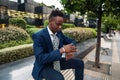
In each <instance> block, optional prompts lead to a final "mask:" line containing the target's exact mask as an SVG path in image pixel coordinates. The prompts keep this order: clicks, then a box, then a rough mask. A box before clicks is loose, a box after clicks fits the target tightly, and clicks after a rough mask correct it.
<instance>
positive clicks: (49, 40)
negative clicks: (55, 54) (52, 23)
mask: <svg viewBox="0 0 120 80" xmlns="http://www.w3.org/2000/svg"><path fill="white" fill-rule="evenodd" d="M44 37H45V39H46V40H47V41H46V43H47V45H50V48H52V49H53V47H52V46H53V45H52V41H51V38H50V35H49V33H48V30H47V28H45V30H44Z"/></svg>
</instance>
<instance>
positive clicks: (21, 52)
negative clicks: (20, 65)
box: [0, 44, 33, 64]
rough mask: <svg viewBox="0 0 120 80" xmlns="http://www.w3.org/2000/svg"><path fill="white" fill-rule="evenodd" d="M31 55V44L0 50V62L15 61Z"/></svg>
mask: <svg viewBox="0 0 120 80" xmlns="http://www.w3.org/2000/svg"><path fill="white" fill-rule="evenodd" d="M31 55H33V48H32V44H29V45H22V46H17V47H11V48H6V49H2V50H0V64H4V63H8V62H12V61H16V60H18V59H22V58H25V57H28V56H31Z"/></svg>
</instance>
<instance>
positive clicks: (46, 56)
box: [32, 34, 61, 64]
mask: <svg viewBox="0 0 120 80" xmlns="http://www.w3.org/2000/svg"><path fill="white" fill-rule="evenodd" d="M32 39H33V50H34V54H35V58H36V61H37V62H39V63H41V64H45V63H51V62H53V61H57V60H60V59H61V54H60V51H59V50H53V51H51V52H49V53H46V51H45V49H46V48H45V42H44V39H43V37H42V36H41V35H38V34H33V37H32Z"/></svg>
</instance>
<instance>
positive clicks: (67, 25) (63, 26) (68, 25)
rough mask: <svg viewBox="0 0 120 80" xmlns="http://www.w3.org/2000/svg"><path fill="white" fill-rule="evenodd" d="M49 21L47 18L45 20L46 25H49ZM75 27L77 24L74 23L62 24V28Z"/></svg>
mask: <svg viewBox="0 0 120 80" xmlns="http://www.w3.org/2000/svg"><path fill="white" fill-rule="evenodd" d="M48 23H49V22H48V20H45V21H44V27H47V25H48ZM74 27H75V25H74V24H72V23H63V25H62V29H66V28H74Z"/></svg>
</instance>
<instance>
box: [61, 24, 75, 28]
mask: <svg viewBox="0 0 120 80" xmlns="http://www.w3.org/2000/svg"><path fill="white" fill-rule="evenodd" d="M74 27H75V25H74V24H71V23H63V25H62V29H66V28H74Z"/></svg>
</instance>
